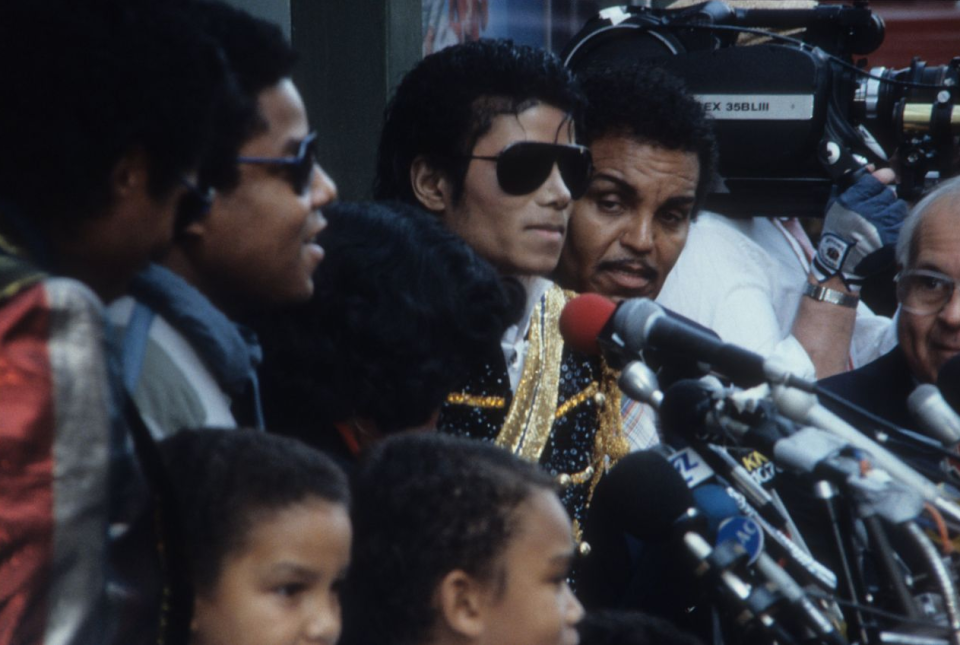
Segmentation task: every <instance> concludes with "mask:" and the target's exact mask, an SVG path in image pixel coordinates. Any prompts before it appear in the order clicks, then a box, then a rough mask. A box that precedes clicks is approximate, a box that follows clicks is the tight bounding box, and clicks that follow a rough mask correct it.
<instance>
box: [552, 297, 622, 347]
mask: <svg viewBox="0 0 960 645" xmlns="http://www.w3.org/2000/svg"><path fill="white" fill-rule="evenodd" d="M616 308H617V305H616V304H615V303H614V302H613V301H612V300H609V299H607V298H604V297H603V296H601V295H599V294H596V293H585V294H583V295H582V296H577V297H576V298H574V299H573V300H571V301H570V302H568V303H567V304H566V306H564V308H563V311H562V312H561V313H560V335H561V336H563V340H564V342H565V343H566V344H567V345H569V346H570V348H571V349H573V350H575V351H578V352H580V353H583V354H599V353H600V346H599V345H598V344H597V336H599V335H600V332H601V331H602V330H603V327H604V325H606V324H607V321H608V320H610V316H612V315H613V312H614V310H615V309H616Z"/></svg>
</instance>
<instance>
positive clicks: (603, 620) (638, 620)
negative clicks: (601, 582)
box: [577, 610, 702, 645]
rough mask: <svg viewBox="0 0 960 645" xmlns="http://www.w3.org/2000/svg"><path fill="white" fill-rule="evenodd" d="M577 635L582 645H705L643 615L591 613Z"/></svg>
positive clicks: (613, 611) (688, 635)
mask: <svg viewBox="0 0 960 645" xmlns="http://www.w3.org/2000/svg"><path fill="white" fill-rule="evenodd" d="M577 631H579V632H580V645H702V644H701V641H700V640H699V639H698V638H697V637H695V636H693V635H692V634H688V633H686V632H684V631H682V630H680V629H679V628H678V627H676V626H675V625H674V624H673V623H671V622H670V621H668V620H664V619H663V618H658V617H656V616H651V615H649V614H644V613H641V612H639V611H616V610H603V611H596V612H590V613H589V614H587V616H586V617H585V618H584V619H583V620H582V621H580V623H578V624H577Z"/></svg>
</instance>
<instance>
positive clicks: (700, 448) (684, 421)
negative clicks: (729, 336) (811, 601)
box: [660, 380, 837, 592]
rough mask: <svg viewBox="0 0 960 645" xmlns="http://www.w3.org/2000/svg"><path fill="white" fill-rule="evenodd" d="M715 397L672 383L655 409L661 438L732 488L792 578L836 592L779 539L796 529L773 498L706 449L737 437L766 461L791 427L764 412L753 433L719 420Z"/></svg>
mask: <svg viewBox="0 0 960 645" xmlns="http://www.w3.org/2000/svg"><path fill="white" fill-rule="evenodd" d="M718 396H720V394H719V393H717V392H716V390H715V388H713V387H711V386H708V385H705V384H703V383H702V382H700V381H693V380H686V381H678V382H677V383H675V384H674V385H673V386H671V387H670V388H669V389H668V390H667V393H666V394H665V396H664V399H663V405H662V406H661V409H660V420H661V426H662V428H663V431H664V434H665V435H666V436H667V437H670V436H678V437H680V438H682V439H683V440H686V441H690V442H692V443H693V445H694V446H695V448H696V449H697V452H696V453H695V454H696V455H697V456H699V457H701V458H703V459H704V460H705V461H707V462H708V464H709V466H710V467H711V468H712V469H713V470H714V471H716V473H717V474H718V475H719V476H720V478H721V479H725V480H727V481H728V482H730V483H732V484H733V487H734V488H735V490H736V491H737V492H738V493H740V494H741V495H743V497H744V498H745V502H746V505H747V506H748V507H749V508H750V510H751V511H752V512H750V513H748V515H753V514H756V515H757V516H758V518H757V519H758V521H759V522H760V523H761V526H763V529H764V530H765V531H766V533H767V536H768V538H769V540H768V541H767V544H768V546H770V547H771V549H772V550H774V551H775V555H777V556H778V557H783V558H787V560H788V562H789V563H790V565H791V570H792V571H793V572H794V573H795V574H796V575H798V576H801V577H802V578H803V579H804V580H805V581H807V582H811V583H814V584H816V585H818V586H820V587H821V588H823V589H824V590H826V591H830V592H832V591H834V590H836V588H837V577H836V575H835V574H834V573H833V572H832V571H830V570H829V569H827V568H826V567H824V566H823V565H822V564H820V563H819V562H817V561H816V560H815V559H814V558H813V557H812V556H811V555H810V554H809V553H808V552H806V551H805V550H804V549H803V548H802V547H801V546H798V544H797V543H795V542H794V541H793V540H792V539H791V538H790V537H788V536H787V535H786V534H785V533H784V531H785V530H788V529H789V531H790V532H796V527H794V526H793V523H792V521H790V518H789V517H788V516H786V515H785V514H784V513H783V512H782V511H781V508H780V507H779V506H778V505H777V504H776V503H775V501H774V499H773V496H772V495H770V494H769V493H768V492H767V491H766V490H765V489H764V488H763V487H762V486H761V485H759V484H758V483H757V482H756V481H755V480H754V478H753V477H751V475H750V474H749V473H747V472H746V470H745V469H744V468H743V467H742V466H740V465H739V464H737V463H736V462H735V461H734V460H733V458H732V457H730V456H729V455H727V454H725V452H724V449H723V448H720V447H717V446H714V445H712V443H713V442H714V440H715V439H716V438H717V437H718V435H726V434H731V435H734V436H736V437H739V438H740V439H738V441H742V443H744V444H747V445H751V446H753V447H759V448H760V449H761V452H762V453H763V454H764V455H770V454H772V452H767V451H772V450H773V449H774V447H775V446H776V444H777V441H779V440H780V439H783V438H785V437H787V436H789V427H790V426H791V425H792V424H790V422H789V421H787V420H785V419H782V418H780V417H778V416H776V415H774V414H773V413H772V412H771V411H770V410H769V408H768V409H767V410H766V411H765V413H764V414H766V415H768V419H767V420H766V422H765V423H763V424H761V426H760V427H757V428H752V427H751V426H749V425H747V424H745V423H742V422H740V421H734V420H733V419H727V418H724V414H723V405H722V401H720V400H718V399H717V397H718ZM769 417H773V418H774V419H775V422H771V421H770V418H769ZM731 427H736V428H737V431H736V432H733V431H731V430H730V428H731ZM744 437H747V440H743V438H744ZM754 454H756V453H754ZM682 466H683V464H678V465H677V467H678V470H682V468H681V467H682ZM700 480H702V478H701V479H700Z"/></svg>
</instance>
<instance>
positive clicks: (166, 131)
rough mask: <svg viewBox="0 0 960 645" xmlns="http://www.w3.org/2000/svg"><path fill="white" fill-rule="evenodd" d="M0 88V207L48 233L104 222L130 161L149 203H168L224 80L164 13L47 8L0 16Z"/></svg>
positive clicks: (9, 5) (131, 4)
mask: <svg viewBox="0 0 960 645" xmlns="http://www.w3.org/2000/svg"><path fill="white" fill-rule="evenodd" d="M0 81H2V83H3V86H4V87H5V88H6V91H5V92H4V96H3V100H0V149H2V150H3V154H0V200H3V201H5V202H7V203H8V204H10V205H12V206H13V207H14V208H16V209H17V210H19V211H20V212H21V213H22V214H23V215H24V216H25V217H26V218H27V219H28V220H29V221H32V222H33V223H34V224H35V225H39V226H40V227H41V229H45V228H49V227H51V226H57V227H60V228H67V227H70V226H71V224H72V223H74V222H78V221H79V220H82V219H84V218H93V217H96V216H97V215H99V214H100V213H102V212H104V210H105V209H106V208H107V207H109V205H110V203H111V201H112V199H113V195H112V193H111V190H112V188H111V173H112V171H113V169H114V168H115V167H116V164H117V163H118V161H120V159H122V158H123V157H124V156H125V155H127V154H129V153H131V152H134V151H141V152H143V153H144V154H145V156H146V158H147V160H148V163H149V173H150V174H149V186H148V187H149V190H150V192H151V194H152V195H153V196H154V197H157V198H162V197H164V196H166V195H169V194H170V191H171V190H173V189H174V188H175V187H177V186H178V185H179V182H180V179H181V177H182V176H183V174H185V173H187V172H188V171H191V170H192V169H193V168H194V167H195V166H196V164H197V162H198V161H199V158H200V156H201V151H202V150H203V148H204V146H205V145H206V143H207V141H208V135H207V133H208V132H209V131H210V129H211V125H212V123H213V119H214V113H215V106H216V101H217V100H218V97H219V96H221V95H222V93H223V92H224V91H226V88H227V87H228V84H229V77H228V73H227V68H226V64H225V62H224V60H223V57H222V56H221V54H220V52H219V50H218V49H217V47H216V44H215V43H214V42H213V41H212V40H210V39H209V38H207V37H206V36H204V35H203V34H202V33H201V32H200V31H199V29H198V28H197V27H196V26H195V25H193V24H191V22H190V20H189V19H188V18H187V16H186V15H185V14H184V13H183V11H182V10H181V9H180V8H178V7H176V6H174V5H173V4H172V3H171V4H169V5H168V4H167V3H165V2H158V1H156V0H44V1H43V2H26V1H20V2H6V3H3V4H2V6H0ZM68 230H69V229H68Z"/></svg>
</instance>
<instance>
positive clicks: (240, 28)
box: [183, 0, 297, 191]
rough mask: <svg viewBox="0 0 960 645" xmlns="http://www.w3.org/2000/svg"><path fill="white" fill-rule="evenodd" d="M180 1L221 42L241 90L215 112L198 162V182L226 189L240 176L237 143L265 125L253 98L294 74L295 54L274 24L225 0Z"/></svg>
mask: <svg viewBox="0 0 960 645" xmlns="http://www.w3.org/2000/svg"><path fill="white" fill-rule="evenodd" d="M183 1H184V2H185V9H186V11H187V12H188V15H189V16H190V18H191V19H192V20H193V21H195V23H196V24H197V25H199V26H200V28H201V29H202V30H203V32H204V33H205V34H206V35H207V36H210V37H211V38H213V39H214V40H215V41H216V42H217V44H218V45H219V47H220V49H221V51H222V52H223V54H224V56H225V57H226V59H227V63H228V64H229V65H230V69H231V71H232V72H233V77H234V79H235V80H236V83H237V86H238V90H239V91H238V92H237V93H236V95H235V96H232V97H230V98H231V99H232V102H231V104H230V105H224V106H223V108H224V109H222V110H221V111H220V112H219V118H218V120H217V122H216V124H215V128H214V131H213V142H212V144H211V147H210V151H209V153H208V154H207V155H205V156H204V159H203V160H202V162H201V166H200V182H201V183H202V184H204V185H208V186H213V187H215V188H216V189H217V190H220V191H230V190H232V189H233V188H235V187H236V186H237V183H238V181H239V178H240V173H239V170H238V168H237V163H236V158H237V155H238V151H239V149H240V147H241V146H242V145H243V144H244V143H246V142H247V141H248V140H249V139H250V138H251V137H252V136H254V135H256V134H258V133H259V132H261V131H263V130H264V129H265V128H266V126H267V123H266V122H265V121H264V118H263V116H262V115H261V114H260V112H259V111H258V109H257V98H258V96H259V95H260V93H261V92H262V91H264V90H266V89H269V88H271V87H273V86H274V85H276V84H277V83H279V82H280V81H281V80H283V79H284V78H288V77H289V76H290V75H291V74H292V72H293V67H294V64H295V63H296V61H297V54H296V52H295V51H294V49H293V47H292V46H291V45H290V43H289V42H288V41H287V39H286V38H285V37H284V35H283V32H282V31H281V30H280V28H279V27H278V26H277V25H275V24H273V23H270V22H267V21H265V20H261V19H259V18H256V17H254V16H252V15H251V14H249V13H247V12H246V11H243V10H241V9H237V8H234V7H231V6H229V5H227V4H225V3H223V2H215V1H209V0H193V1H187V0H183Z"/></svg>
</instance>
